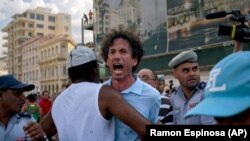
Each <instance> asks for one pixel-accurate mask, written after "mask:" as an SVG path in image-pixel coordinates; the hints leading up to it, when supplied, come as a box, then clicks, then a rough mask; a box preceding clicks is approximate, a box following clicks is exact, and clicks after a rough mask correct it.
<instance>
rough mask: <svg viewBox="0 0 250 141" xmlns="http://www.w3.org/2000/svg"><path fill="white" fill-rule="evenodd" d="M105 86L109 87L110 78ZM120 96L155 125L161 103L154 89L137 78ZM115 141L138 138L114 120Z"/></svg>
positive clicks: (132, 140)
mask: <svg viewBox="0 0 250 141" xmlns="http://www.w3.org/2000/svg"><path fill="white" fill-rule="evenodd" d="M105 84H107V85H110V86H111V78H110V79H109V80H108V81H107V82H105ZM121 94H122V96H123V98H124V99H125V100H126V101H127V102H128V103H129V104H130V105H131V106H133V107H134V108H135V109H136V110H137V111H138V112H139V113H141V114H142V115H143V116H144V117H146V118H147V119H149V120H150V121H151V122H152V123H157V116H158V113H159V108H160V103H161V101H160V93H159V92H158V91H157V90H156V89H155V88H153V87H152V86H150V85H148V84H147V83H145V82H143V81H141V80H140V79H139V78H138V77H137V78H136V81H135V82H134V83H133V84H132V85H131V86H130V87H129V88H128V89H126V90H124V91H122V92H121ZM121 110H122V109H121ZM115 140H116V141H138V140H140V138H139V136H138V135H137V133H136V132H135V131H134V130H133V129H131V128H130V127H129V126H127V125H126V124H125V123H123V122H122V121H120V120H119V119H117V118H115Z"/></svg>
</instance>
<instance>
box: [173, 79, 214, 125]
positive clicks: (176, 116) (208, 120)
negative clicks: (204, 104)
mask: <svg viewBox="0 0 250 141" xmlns="http://www.w3.org/2000/svg"><path fill="white" fill-rule="evenodd" d="M205 86H206V83H205V82H200V84H199V85H198V86H197V87H196V89H195V90H194V93H193V95H192V96H191V97H190V98H189V99H186V97H185V95H184V93H183V91H182V89H181V87H179V88H178V89H177V90H176V91H175V92H174V93H173V94H172V96H171V105H172V107H173V120H174V124H182V125H183V124H186V125H195V124H198V125H200V124H204V125H208V124H215V123H216V121H215V119H214V118H213V117H210V116H192V117H188V118H186V119H184V116H185V114H186V113H187V112H188V111H189V110H190V109H192V108H193V107H194V106H195V105H197V104H198V103H200V102H201V101H202V100H203V99H204V98H205V95H204V89H205Z"/></svg>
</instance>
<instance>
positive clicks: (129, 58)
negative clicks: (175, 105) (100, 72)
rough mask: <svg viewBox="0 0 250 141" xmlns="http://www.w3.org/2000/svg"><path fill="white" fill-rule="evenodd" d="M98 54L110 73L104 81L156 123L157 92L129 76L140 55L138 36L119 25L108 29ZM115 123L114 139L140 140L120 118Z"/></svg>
mask: <svg viewBox="0 0 250 141" xmlns="http://www.w3.org/2000/svg"><path fill="white" fill-rule="evenodd" d="M101 55H102V57H103V60H104V61H105V64H106V67H107V68H108V69H109V71H110V72H111V78H110V79H109V80H108V81H106V82H105V84H106V85H109V86H112V87H113V88H114V89H116V90H118V91H119V92H120V93H121V95H122V96H123V97H124V99H126V101H127V102H128V103H129V104H130V105H131V106H133V107H134V108H135V109H136V110H137V111H138V112H139V113H140V114H142V115H143V116H144V117H146V118H147V119H149V120H150V121H151V122H152V123H157V117H158V113H159V108H160V94H159V92H158V91H157V90H156V89H154V88H152V87H151V86H149V85H148V84H146V83H145V82H143V81H141V80H140V79H139V78H138V77H137V76H135V75H133V73H134V72H135V70H136V68H137V67H138V65H139V63H140V60H141V58H142V56H143V49H142V44H141V42H140V39H139V37H138V35H137V34H135V33H134V32H132V31H130V30H129V29H126V28H124V27H122V26H120V27H118V29H112V30H111V31H110V32H109V33H107V34H106V35H105V36H104V39H103V40H102V42H101ZM121 110H123V109H122V108H121ZM115 123H116V127H115V140H116V141H138V140H140V139H139V136H138V135H137V134H136V132H134V130H133V129H131V128H130V127H128V126H127V125H126V124H124V123H123V122H122V121H120V120H119V119H117V118H116V119H115Z"/></svg>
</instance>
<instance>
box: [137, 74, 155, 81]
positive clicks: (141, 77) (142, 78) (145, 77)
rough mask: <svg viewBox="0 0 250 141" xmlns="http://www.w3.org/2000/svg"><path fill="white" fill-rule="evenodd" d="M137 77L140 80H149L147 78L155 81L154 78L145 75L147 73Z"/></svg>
mask: <svg viewBox="0 0 250 141" xmlns="http://www.w3.org/2000/svg"><path fill="white" fill-rule="evenodd" d="M139 78H140V79H141V80H142V81H149V80H153V81H155V79H154V78H150V77H149V76H147V75H143V76H139Z"/></svg>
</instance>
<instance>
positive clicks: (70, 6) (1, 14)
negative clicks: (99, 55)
mask: <svg viewBox="0 0 250 141" xmlns="http://www.w3.org/2000/svg"><path fill="white" fill-rule="evenodd" d="M38 6H39V7H46V8H51V9H52V13H54V14H56V13H66V14H70V15H71V26H72V27H71V28H72V31H71V33H72V38H73V40H74V41H75V42H76V43H79V42H81V18H82V15H83V13H88V12H89V10H90V9H93V0H0V30H2V28H3V27H5V26H6V25H7V24H8V23H10V21H12V19H11V17H12V16H13V15H14V14H17V13H20V14H21V13H23V12H24V11H26V10H27V9H35V8H36V7H38ZM3 35H6V34H5V33H3V32H2V31H0V57H1V56H2V51H3V50H6V49H5V48H3V47H2V44H3V43H5V42H7V40H3V39H2V37H3ZM84 37H85V38H84V42H85V43H86V42H89V41H93V34H92V31H84Z"/></svg>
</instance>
